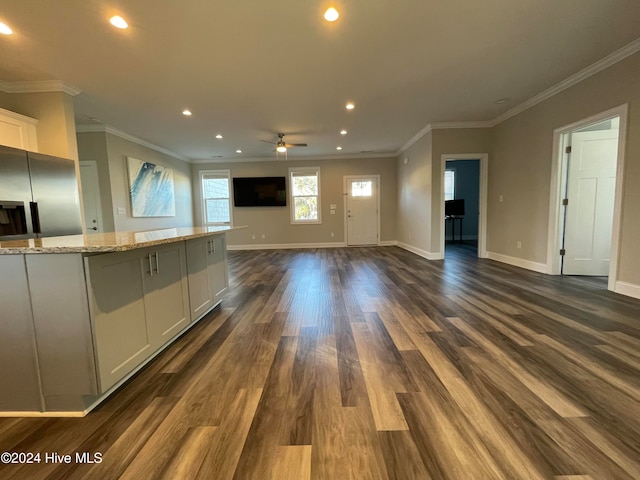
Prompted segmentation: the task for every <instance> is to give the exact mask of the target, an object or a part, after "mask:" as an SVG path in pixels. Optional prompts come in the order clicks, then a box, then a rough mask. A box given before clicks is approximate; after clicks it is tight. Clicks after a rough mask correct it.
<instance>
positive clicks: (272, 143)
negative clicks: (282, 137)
mask: <svg viewBox="0 0 640 480" xmlns="http://www.w3.org/2000/svg"><path fill="white" fill-rule="evenodd" d="M260 141H261V142H264V143H270V144H271V145H277V144H278V143H277V142H270V141H269V140H260Z"/></svg>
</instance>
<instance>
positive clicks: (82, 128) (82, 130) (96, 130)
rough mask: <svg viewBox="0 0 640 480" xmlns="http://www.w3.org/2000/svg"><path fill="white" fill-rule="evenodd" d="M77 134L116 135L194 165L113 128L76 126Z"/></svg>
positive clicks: (183, 157)
mask: <svg viewBox="0 0 640 480" xmlns="http://www.w3.org/2000/svg"><path fill="white" fill-rule="evenodd" d="M76 133H109V134H111V135H115V136H116V137H120V138H123V139H124V140H128V141H130V142H133V143H137V144H138V145H141V146H143V147H147V148H150V149H152V150H155V151H156V152H160V153H164V154H165V155H169V156H170V157H174V158H178V159H180V160H182V161H183V162H187V163H193V160H192V159H190V158H187V157H185V156H184V155H180V154H179V153H176V152H172V151H171V150H168V149H166V148H163V147H160V146H158V145H156V144H154V143H151V142H147V141H146V140H142V139H141V138H138V137H134V136H133V135H129V134H128V133H126V132H123V131H122V130H118V129H117V128H113V127H111V126H109V125H76Z"/></svg>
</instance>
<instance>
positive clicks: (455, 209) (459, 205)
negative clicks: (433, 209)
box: [444, 199, 464, 217]
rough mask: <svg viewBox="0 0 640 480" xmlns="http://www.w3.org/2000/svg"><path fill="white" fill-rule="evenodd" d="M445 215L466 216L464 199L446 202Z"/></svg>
mask: <svg viewBox="0 0 640 480" xmlns="http://www.w3.org/2000/svg"><path fill="white" fill-rule="evenodd" d="M444 215H445V217H464V199H458V200H447V201H446V202H444Z"/></svg>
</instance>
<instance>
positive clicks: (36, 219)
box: [29, 202, 42, 233]
mask: <svg viewBox="0 0 640 480" xmlns="http://www.w3.org/2000/svg"><path fill="white" fill-rule="evenodd" d="M29 208H30V209H31V224H32V226H33V233H42V230H41V229H40V212H39V211H38V202H29Z"/></svg>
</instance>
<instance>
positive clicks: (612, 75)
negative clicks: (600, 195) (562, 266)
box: [487, 53, 640, 288]
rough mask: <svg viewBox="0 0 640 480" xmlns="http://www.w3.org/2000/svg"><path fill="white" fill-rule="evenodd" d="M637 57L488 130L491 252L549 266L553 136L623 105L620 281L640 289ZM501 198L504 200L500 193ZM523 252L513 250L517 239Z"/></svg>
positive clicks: (639, 66) (639, 75) (639, 58)
mask: <svg viewBox="0 0 640 480" xmlns="http://www.w3.org/2000/svg"><path fill="white" fill-rule="evenodd" d="M638 78H640V53H636V54H634V55H632V56H630V57H628V58H626V59H625V60H622V61H620V62H618V63H616V64H614V65H612V66H611V67H609V68H607V69H606V70H603V71H601V72H599V73H597V74H595V75H593V76H591V77H589V78H587V79H585V80H583V81H581V82H580V83H578V84H576V85H574V86H572V87H570V88H568V89H567V90H564V91H563V92H561V93H559V94H557V95H555V96H553V97H551V98H549V99H547V100H545V101H544V102H542V103H540V104H538V105H536V106H534V107H532V108H530V109H528V110H525V111H524V112H522V113H520V114H518V115H516V116H515V117H512V118H510V119H508V120H506V121H504V122H502V123H500V124H499V125H497V126H496V127H494V128H493V139H494V142H493V153H492V155H491V157H490V161H489V199H488V210H489V216H488V229H487V230H488V239H487V249H488V250H489V251H490V252H495V253H499V254H502V255H506V256H511V257H517V258H521V259H524V260H528V261H531V262H536V263H542V264H545V263H546V256H547V236H548V220H549V198H550V185H551V166H552V158H553V151H552V149H553V131H554V129H557V128H560V127H563V126H565V125H569V124H571V123H574V122H577V121H579V120H581V119H584V118H588V117H590V116H592V115H595V114H597V113H600V112H604V111H606V110H609V109H611V108H613V107H616V106H619V105H623V104H628V106H629V110H628V130H627V132H626V144H625V168H624V172H619V174H620V173H623V174H624V184H623V199H622V217H621V225H622V231H621V236H620V251H619V268H618V280H619V281H621V282H625V283H628V284H631V285H634V286H636V287H637V288H640V255H639V254H638V245H640V215H638V208H637V206H638V205H640V189H638V188H637V185H638V184H639V183H640V88H639V87H638ZM500 195H502V196H503V202H500V201H499V196H500ZM517 241H521V242H522V248H521V249H517V248H516V242H517Z"/></svg>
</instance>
